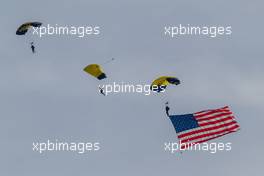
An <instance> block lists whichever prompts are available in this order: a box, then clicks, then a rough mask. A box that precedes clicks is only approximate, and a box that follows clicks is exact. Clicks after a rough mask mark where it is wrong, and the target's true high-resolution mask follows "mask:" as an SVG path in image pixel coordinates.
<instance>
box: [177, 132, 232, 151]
mask: <svg viewBox="0 0 264 176" xmlns="http://www.w3.org/2000/svg"><path fill="white" fill-rule="evenodd" d="M233 132H235V131H230V132H228V133H225V134H222V135H220V136H215V137H212V138H208V139H204V140H201V141H198V142H194V143H190V144H189V143H187V146H186V145H184V146H181V149H185V148H187V147H188V146H191V145H194V144H199V143H203V142H206V141H209V140H212V139H215V138H219V137H221V136H224V135H226V134H229V133H233Z"/></svg>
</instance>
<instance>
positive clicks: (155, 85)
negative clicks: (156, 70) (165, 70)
mask: <svg viewBox="0 0 264 176" xmlns="http://www.w3.org/2000/svg"><path fill="white" fill-rule="evenodd" d="M169 84H174V85H178V84H180V80H179V79H178V78H176V77H171V76H161V77H159V78H157V79H155V80H154V81H153V82H152V84H151V90H153V91H155V92H163V91H164V90H165V89H166V87H167V86H168V85H169Z"/></svg>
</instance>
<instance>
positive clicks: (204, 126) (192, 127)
mask: <svg viewBox="0 0 264 176" xmlns="http://www.w3.org/2000/svg"><path fill="white" fill-rule="evenodd" d="M170 120H171V122H172V124H173V126H174V128H175V130H176V133H177V135H178V138H179V140H180V142H181V144H183V145H181V148H182V149H184V148H187V147H189V146H191V145H194V144H197V143H203V142H206V141H209V140H211V139H215V138H218V137H221V136H223V135H226V134H229V133H232V132H236V131H238V130H239V125H238V123H237V122H236V120H235V118H234V115H233V113H232V112H231V111H230V109H229V107H228V106H225V107H223V108H219V109H210V110H205V111H200V112H196V113H194V114H184V115H171V116H170Z"/></svg>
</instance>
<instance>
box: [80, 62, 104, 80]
mask: <svg viewBox="0 0 264 176" xmlns="http://www.w3.org/2000/svg"><path fill="white" fill-rule="evenodd" d="M83 70H84V71H85V72H86V73H88V74H90V75H92V76H94V77H96V78H97V79H99V80H101V79H105V78H106V74H105V73H104V72H103V71H102V68H101V66H100V65H98V64H90V65H88V66H86V67H85V68H84V69H83Z"/></svg>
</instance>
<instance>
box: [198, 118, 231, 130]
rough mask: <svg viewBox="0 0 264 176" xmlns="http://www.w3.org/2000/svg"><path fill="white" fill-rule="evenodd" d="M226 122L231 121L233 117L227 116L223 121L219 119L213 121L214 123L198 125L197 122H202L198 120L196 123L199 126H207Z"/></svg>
mask: <svg viewBox="0 0 264 176" xmlns="http://www.w3.org/2000/svg"><path fill="white" fill-rule="evenodd" d="M227 120H233V117H232V116H228V117H226V118H223V119H219V120H215V121H209V122H206V123H201V124H200V123H199V122H202V121H204V120H201V121H200V120H199V121H198V123H199V126H201V127H202V126H207V125H215V124H219V123H222V122H225V121H227ZM206 121H207V120H206Z"/></svg>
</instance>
